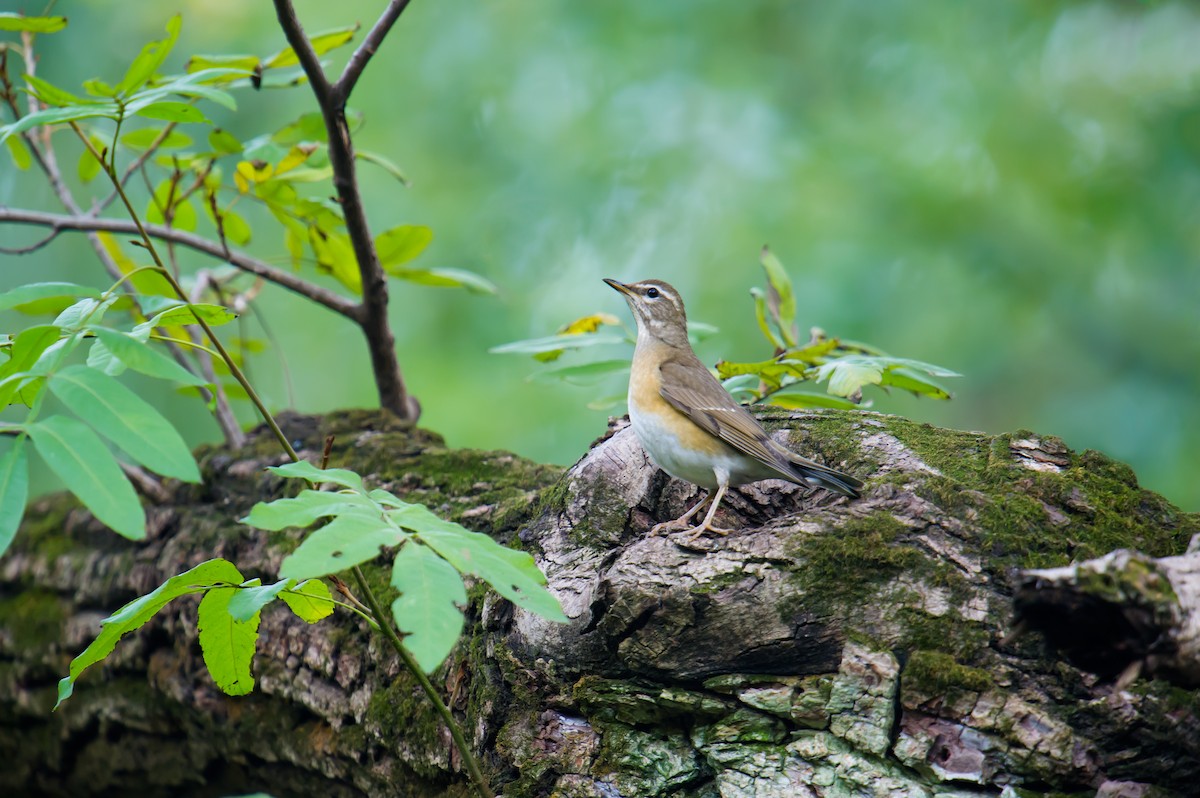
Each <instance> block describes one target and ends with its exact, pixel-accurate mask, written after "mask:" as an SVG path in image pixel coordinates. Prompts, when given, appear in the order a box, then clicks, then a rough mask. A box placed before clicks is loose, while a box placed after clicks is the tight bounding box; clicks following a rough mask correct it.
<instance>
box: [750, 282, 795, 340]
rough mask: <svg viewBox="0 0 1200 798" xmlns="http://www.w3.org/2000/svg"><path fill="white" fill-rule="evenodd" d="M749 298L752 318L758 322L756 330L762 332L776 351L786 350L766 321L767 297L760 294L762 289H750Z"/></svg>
mask: <svg viewBox="0 0 1200 798" xmlns="http://www.w3.org/2000/svg"><path fill="white" fill-rule="evenodd" d="M750 296H752V297H754V317H755V318H756V319H757V320H758V329H760V330H762V334H763V337H764V338H766V339H767V340H768V341H769V342H770V343H771V346H773V347H775V348H776V349H786V348H787V347H786V346H784V343H783V340H782V339H780V337H779V336H778V335H776V334H775V331H774V330H772V329H771V324H770V322H768V321H767V295H766V294H764V293H763V292H762V289H759V288H751V289H750Z"/></svg>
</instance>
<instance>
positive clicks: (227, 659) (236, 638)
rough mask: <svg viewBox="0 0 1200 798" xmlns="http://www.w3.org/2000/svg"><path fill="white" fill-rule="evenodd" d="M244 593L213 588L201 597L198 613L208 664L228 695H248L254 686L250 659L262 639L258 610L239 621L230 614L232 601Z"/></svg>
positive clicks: (218, 685)
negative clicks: (259, 638) (238, 594)
mask: <svg viewBox="0 0 1200 798" xmlns="http://www.w3.org/2000/svg"><path fill="white" fill-rule="evenodd" d="M240 592H242V591H241V590H239V589H238V588H235V587H215V588H213V589H211V590H209V591H208V592H207V593H205V594H204V598H202V599H201V600H200V608H199V610H198V611H197V616H196V626H197V628H198V629H199V632H200V651H201V653H203V654H204V664H205V665H206V666H208V672H209V674H211V675H212V677H213V681H214V682H216V683H217V687H220V688H221V690H223V691H224V692H225V694H226V695H245V694H246V693H249V692H250V691H251V690H253V689H254V675H253V674H252V673H251V672H250V662H251V660H253V659H254V646H255V644H256V643H257V642H258V623H259V620H260V617H259V614H258V613H257V612H255V613H254V615H253V616H252V617H251V618H250V619H249V620H246V621H239V620H237V619H236V618H234V617H233V616H232V615H230V613H229V603H230V602H231V601H232V600H233V599H234V597H235V596H236V594H237V593H240Z"/></svg>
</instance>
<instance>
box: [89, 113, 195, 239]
mask: <svg viewBox="0 0 1200 798" xmlns="http://www.w3.org/2000/svg"><path fill="white" fill-rule="evenodd" d="M173 130H175V123H174V122H168V123H167V125H166V126H165V127H163V129H162V132H161V133H159V134H158V135H157V136H156V137H155V138H154V141H152V142H150V146H149V147H147V148H146V151H145V152H143V153H142V154H141V155H139V156H138V157H136V158H134V159H133V162H132V163H131V164H129V166H127V167H125V171H124V172H123V173H122V174H121V185H122V186H124V185H125V184H126V183H128V182H129V178H131V177H133V175H134V173H135V172H136V171H137V170H138V169H141V168H142V164H144V163H145V162H146V161H148V160H150V157H151V156H152V155H154V153H156V152H158V148H159V147H160V146H162V143H163V142H164V141H166V140H167V136H169V135H171V132H172V131H173ZM117 196H118V195H117V192H116V191H113V192H111V193H110V194H109V195H108V196H107V197H105V198H104V199H102V200H100V202H98V203H96V206H95V207H94V208H92V215H93V216H99V215H100V213H101V212H102V211H103V210H104V209H105V208H107V207H108V206H109V205H112V203H113V200H115V199H116V198H117Z"/></svg>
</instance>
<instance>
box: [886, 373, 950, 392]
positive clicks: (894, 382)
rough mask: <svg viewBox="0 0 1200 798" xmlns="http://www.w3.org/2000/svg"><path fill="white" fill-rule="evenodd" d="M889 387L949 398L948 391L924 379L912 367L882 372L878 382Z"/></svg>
mask: <svg viewBox="0 0 1200 798" xmlns="http://www.w3.org/2000/svg"><path fill="white" fill-rule="evenodd" d="M879 384H880V385H886V386H889V387H891V388H899V389H901V390H903V391H909V392H910V393H913V394H916V395H917V396H931V397H933V398H934V399H949V398H951V396H950V392H949V391H947V390H946V389H945V388H943V387H942V386H941V385H938V384H937V383H936V382H934V381H933V380H929V379H926V378H925V377H923V376H921V374H919V373H918V372H916V371H914V370H913V369H907V368H903V367H898V368H893V369H889V370H887V371H884V372H883V379H882V380H881V381H880V383H879Z"/></svg>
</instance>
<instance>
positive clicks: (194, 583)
mask: <svg viewBox="0 0 1200 798" xmlns="http://www.w3.org/2000/svg"><path fill="white" fill-rule="evenodd" d="M242 581H243V580H242V575H241V573H240V572H239V571H238V569H237V568H235V567H234V565H233V563H231V562H229V561H228V560H223V559H220V558H218V559H215V560H208V561H207V562H202V563H200V564H199V565H197V566H196V567H195V568H193V569H191V570H190V571H186V572H184V573H182V574H179V575H178V576H173V577H171V578H170V579H168V580H167V581H166V582H163V583H162V584H161V585H159V586H158V587H157V588H155V590H154V591H153V592H151V593H147V594H146V595H144V596H141V597H139V598H136V599H134V600H133V601H131V602H129V603H128V604H126V605H125V606H124V607H122V608H121V609H119V610H117V611H116V612H114V613H113V614H112V615H110V616H108V617H107V618H105V619H104V620H103V621H101V622H100V634H99V635H97V637H96V639H95V640H93V641H92V642H91V643H90V644H89V645H88V647H87V648H85V649H84V650H83V653H81V654H80V655H79V656H77V657H75V659H73V660H71V669H70V673H69V675H68V676H64V677H63V678H62V680H61V681H59V683H58V701H57V702H56V703H55V705H54V707H55V709H57V708H58V706H59V704H62V702H63V701H65V700H66V699H67V698H69V697H70V695H71V693H72V691H73V690H74V689H75V680H76V679H78V678H79V676H80V674H82V673H83V671H84V670H86V669H87V668H88V667H89V666H91V665H94V664H96V663H97V662H100V661H101V660H103V659H104V658H105V657H107V656H108V655H109V654H111V653H112V650H113V649H114V648H115V647H116V645H117V641H119V640H120V639H121V638H122V637H123V636H125V635H126V634H128V633H129V632H132V631H134V630H135V629H138V628H140V627H141V626H142V625H143V624H145V623H146V621H148V620H150V619H151V618H153V617H154V615H155V614H156V613H157V612H158V611H159V610H161V609H162V608H163V607H165V606H166V605H167V603H168V602H170V601H171V600H172V599H176V598H178V597H179V596H186V595H188V594H190V593H201V592H203V591H205V590H207V589H208V587H209V586H210V585H212V584H213V583H215V582H228V583H231V584H235V585H237V584H241V583H242Z"/></svg>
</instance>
